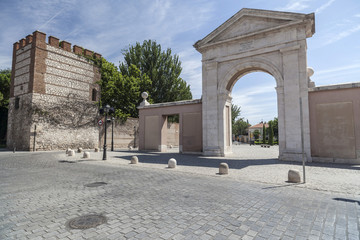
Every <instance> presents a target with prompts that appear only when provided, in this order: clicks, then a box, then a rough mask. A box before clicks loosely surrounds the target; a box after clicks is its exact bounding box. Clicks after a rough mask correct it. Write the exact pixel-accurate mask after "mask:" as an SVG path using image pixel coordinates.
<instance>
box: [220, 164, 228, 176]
mask: <svg viewBox="0 0 360 240" xmlns="http://www.w3.org/2000/svg"><path fill="white" fill-rule="evenodd" d="M219 174H220V175H224V174H229V165H228V164H227V163H220V166H219Z"/></svg>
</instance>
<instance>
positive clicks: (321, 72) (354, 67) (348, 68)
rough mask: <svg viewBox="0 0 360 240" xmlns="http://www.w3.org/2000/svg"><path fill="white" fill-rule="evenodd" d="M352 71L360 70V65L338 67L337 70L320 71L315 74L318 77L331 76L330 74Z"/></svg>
mask: <svg viewBox="0 0 360 240" xmlns="http://www.w3.org/2000/svg"><path fill="white" fill-rule="evenodd" d="M351 69H360V63H359V64H351V65H346V66H341V67H337V68H331V69H325V70H319V71H315V73H316V76H317V75H324V74H329V73H331V74H334V73H336V72H343V71H344V70H351Z"/></svg>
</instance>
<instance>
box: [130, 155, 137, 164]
mask: <svg viewBox="0 0 360 240" xmlns="http://www.w3.org/2000/svg"><path fill="white" fill-rule="evenodd" d="M130 163H131V164H138V163H139V159H138V157H137V156H132V157H131V162H130Z"/></svg>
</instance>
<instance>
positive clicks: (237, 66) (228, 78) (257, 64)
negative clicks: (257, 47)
mask: <svg viewBox="0 0 360 240" xmlns="http://www.w3.org/2000/svg"><path fill="white" fill-rule="evenodd" d="M227 65H228V66H231V67H230V70H228V71H227V72H226V73H225V74H224V75H223V76H221V74H220V76H219V88H218V91H219V93H224V92H227V93H231V91H232V88H233V87H234V85H235V83H236V82H237V80H238V79H240V78H241V77H243V76H244V75H246V74H248V73H251V72H265V73H268V74H270V75H272V76H273V77H274V78H275V80H276V88H281V87H283V85H284V80H283V77H282V76H283V74H282V72H281V70H280V69H281V68H280V66H276V65H275V64H273V63H272V62H271V61H269V60H267V59H266V58H261V57H256V58H251V59H246V58H245V59H239V60H236V63H234V64H229V63H228V64H227Z"/></svg>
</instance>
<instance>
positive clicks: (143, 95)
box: [140, 92, 150, 107]
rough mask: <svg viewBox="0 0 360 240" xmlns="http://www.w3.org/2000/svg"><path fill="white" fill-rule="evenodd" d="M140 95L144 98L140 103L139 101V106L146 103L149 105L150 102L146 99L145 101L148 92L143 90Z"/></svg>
mask: <svg viewBox="0 0 360 240" xmlns="http://www.w3.org/2000/svg"><path fill="white" fill-rule="evenodd" d="M141 97H142V98H143V99H144V100H143V101H142V102H141V103H140V107H144V106H147V105H150V103H149V102H148V101H146V99H147V98H148V97H149V94H148V93H147V92H143V93H141Z"/></svg>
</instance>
